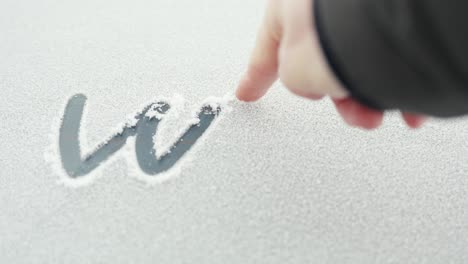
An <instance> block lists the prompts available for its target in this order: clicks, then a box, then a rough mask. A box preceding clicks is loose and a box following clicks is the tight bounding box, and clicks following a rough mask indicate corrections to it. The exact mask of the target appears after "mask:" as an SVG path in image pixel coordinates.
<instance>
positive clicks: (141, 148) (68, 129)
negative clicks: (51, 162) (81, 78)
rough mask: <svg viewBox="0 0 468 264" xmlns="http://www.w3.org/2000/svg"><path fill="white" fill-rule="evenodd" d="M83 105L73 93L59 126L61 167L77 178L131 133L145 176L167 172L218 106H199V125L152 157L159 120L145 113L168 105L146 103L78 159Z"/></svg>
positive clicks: (95, 164) (119, 145)
mask: <svg viewBox="0 0 468 264" xmlns="http://www.w3.org/2000/svg"><path fill="white" fill-rule="evenodd" d="M85 104H86V96H84V95H82V94H78V95H75V96H73V97H72V98H71V99H70V100H69V101H68V104H67V106H66V108H65V114H64V116H63V120H62V125H61V127H60V135H59V149H60V155H61V160H62V166H63V168H64V169H65V171H66V173H67V174H68V176H70V177H71V178H78V177H81V176H85V175H87V174H88V173H90V172H92V171H93V170H94V169H96V168H97V167H98V166H99V165H101V164H102V163H103V162H104V161H106V160H107V159H109V158H110V157H111V156H112V155H113V154H115V153H116V152H117V151H118V150H120V149H121V148H122V147H123V146H124V145H125V143H126V142H127V139H128V138H129V137H133V136H135V137H136V138H135V151H136V158H137V161H138V164H139V166H140V168H141V170H142V171H143V172H144V173H146V174H148V175H157V174H158V173H161V172H164V171H167V170H169V169H170V168H171V167H172V166H174V164H175V163H177V161H178V160H179V159H180V158H181V157H182V156H183V155H184V154H185V153H186V152H187V151H188V150H189V149H190V148H191V147H192V145H193V144H194V143H195V142H196V141H197V140H198V139H199V138H200V137H201V136H202V135H203V133H204V132H205V131H206V129H207V128H208V127H209V126H210V125H211V124H212V122H213V120H214V119H215V118H216V117H217V115H218V114H219V112H220V110H221V109H220V108H216V109H213V108H212V107H210V106H202V108H201V110H200V112H199V113H198V118H199V119H200V122H199V124H197V125H192V126H190V128H189V129H188V130H187V131H186V132H185V133H184V134H183V135H182V136H181V137H180V138H179V139H178V140H177V141H176V143H175V144H174V145H173V146H172V147H171V150H170V151H169V152H168V153H166V154H165V155H163V156H161V157H159V158H156V150H155V147H154V142H153V137H154V135H155V133H156V131H157V127H158V124H159V121H160V120H159V119H158V118H155V117H151V116H150V115H147V113H148V112H149V111H156V112H157V113H159V114H164V113H166V112H167V111H168V110H169V108H170V105H169V104H167V103H166V102H158V103H153V104H150V105H148V106H146V107H145V108H144V109H143V111H141V112H140V113H139V114H137V115H136V116H135V118H136V120H137V122H136V124H134V125H126V126H125V127H123V129H122V130H121V132H120V133H118V134H115V135H113V136H112V137H111V138H110V139H108V140H106V141H105V142H104V143H103V144H101V145H100V146H99V147H98V148H97V149H95V150H94V151H93V152H92V153H91V154H89V155H88V156H86V157H84V158H82V156H81V148H80V142H79V133H80V126H81V119H82V117H83V110H84V107H85Z"/></svg>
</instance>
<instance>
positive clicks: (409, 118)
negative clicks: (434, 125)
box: [402, 113, 427, 129]
mask: <svg viewBox="0 0 468 264" xmlns="http://www.w3.org/2000/svg"><path fill="white" fill-rule="evenodd" d="M402 116H403V120H405V123H406V124H407V125H408V127H410V128H413V129H417V128H421V127H422V125H423V124H424V123H425V122H426V120H427V117H425V116H422V115H417V114H411V113H402Z"/></svg>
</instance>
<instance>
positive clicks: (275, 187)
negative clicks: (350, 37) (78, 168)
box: [0, 0, 468, 263]
mask: <svg viewBox="0 0 468 264" xmlns="http://www.w3.org/2000/svg"><path fill="white" fill-rule="evenodd" d="M263 6H264V2H262V1H247V0H245V1H244V0H243V1H234V0H226V1H216V0H201V1H189V0H178V1H173V0H155V1H146V0H136V1H132V2H131V3H130V2H128V1H119V0H118V1H112V2H110V1H108V0H103V1H91V0H84V1H76V2H71V1H59V2H56V1H54V2H52V1H50V0H40V1H16V0H15V1H13V0H5V1H2V2H1V3H0V32H2V37H1V38H0V58H2V60H0V91H2V96H1V97H0V120H1V121H2V125H1V126H0V138H1V139H2V140H0V167H1V168H2V169H1V170H0V208H2V213H1V214H0V237H1V241H2V242H1V243H0V260H1V262H2V263H3V262H4V263H31V262H34V263H83V262H89V263H100V262H105V263H107V262H113V263H194V262H196V263H285V262H288V263H314V262H315V263H324V262H329V263H376V262H379V263H385V262H391V263H466V262H467V260H468V251H467V249H468V239H467V237H468V226H467V224H466V223H467V220H468V216H467V213H466V209H465V208H468V196H467V195H466V190H467V189H468V177H467V176H468V162H467V158H468V133H466V131H467V130H468V120H467V119H466V118H460V119H452V120H437V119H433V120H430V121H429V123H428V124H427V125H426V126H425V127H424V128H422V129H421V130H417V131H413V130H410V129H408V128H406V127H405V126H404V124H403V122H402V120H401V118H400V116H399V115H398V114H397V113H389V114H388V115H386V117H385V122H384V125H383V126H382V127H381V128H380V129H378V130H376V131H374V132H367V131H363V130H360V129H356V128H350V127H348V126H346V125H345V124H344V123H343V121H342V120H341V119H340V117H339V116H338V114H337V113H336V111H335V110H334V107H333V104H332V103H331V102H330V100H329V99H325V100H322V101H319V102H310V101H308V100H305V99H301V98H298V97H296V96H294V95H292V94H290V93H288V92H287V91H286V90H285V89H284V87H283V86H282V84H281V83H279V82H278V83H276V84H275V86H274V87H273V89H272V90H271V91H270V92H269V93H268V94H267V96H266V97H265V98H264V99H262V100H260V101H259V102H257V103H253V104H248V103H243V102H239V101H237V100H235V99H234V98H233V96H232V93H233V91H234V88H235V86H236V83H237V81H238V79H239V78H240V77H241V75H242V73H243V71H244V69H245V66H246V63H247V61H248V55H249V53H250V49H251V47H252V45H253V41H254V38H255V33H256V32H257V25H258V24H259V22H260V19H261V17H262V13H263ZM74 94H84V95H86V96H87V98H88V101H87V106H86V108H85V115H84V117H83V124H82V128H83V131H82V133H81V134H80V142H81V143H82V146H83V148H84V149H83V150H84V152H85V153H84V155H86V153H89V152H91V151H92V150H93V149H95V147H96V146H98V145H99V144H101V143H102V142H103V140H105V138H106V137H109V136H111V135H112V134H113V133H115V132H116V131H118V130H119V129H122V127H124V126H126V125H131V124H135V120H134V119H133V116H134V113H136V112H138V111H140V110H141V109H143V107H144V106H145V105H147V104H148V103H149V102H156V101H157V100H161V99H162V98H164V99H166V100H168V101H171V104H172V105H171V106H172V107H173V108H172V109H171V110H169V111H168V112H167V113H166V114H165V115H164V116H160V115H158V114H156V113H155V112H151V113H150V115H152V116H153V117H154V118H161V122H163V123H162V124H161V126H160V127H159V129H160V131H158V133H157V134H158V137H157V138H156V139H155V141H156V145H157V146H158V147H157V150H158V151H159V153H158V155H163V153H164V152H165V151H167V150H168V147H170V146H171V145H172V144H173V142H174V140H175V139H176V138H177V136H178V135H180V133H182V132H181V131H183V130H184V129H186V128H187V124H191V122H195V120H194V119H193V117H194V111H197V110H199V109H200V106H202V105H206V104H210V105H211V106H212V107H215V106H218V105H220V106H221V108H223V110H222V111H221V113H220V116H219V117H218V118H217V119H216V121H215V122H216V123H214V124H213V125H212V126H210V128H209V129H208V131H206V133H205V134H204V135H203V137H201V138H200V141H199V142H197V143H196V144H195V145H194V146H193V148H191V149H190V150H189V152H187V155H185V156H184V157H183V158H182V159H181V160H180V161H179V162H178V164H177V166H175V167H174V168H173V169H171V170H170V171H168V172H167V173H166V174H164V175H159V176H160V177H159V176H158V177H153V178H148V176H147V175H145V174H144V173H142V172H141V170H140V169H139V167H138V165H137V164H136V161H135V157H134V156H135V155H134V152H135V150H134V142H132V140H133V138H129V142H128V143H127V144H126V145H125V148H124V149H122V150H121V151H119V152H118V153H117V154H116V155H114V156H112V158H111V159H110V160H108V161H107V162H106V164H104V165H103V166H100V167H99V168H98V169H97V170H96V171H94V172H93V173H95V174H93V175H88V176H90V177H83V178H81V179H79V180H76V179H70V178H69V177H61V176H60V175H62V176H66V175H64V173H63V171H62V170H63V169H62V168H61V167H60V162H59V160H58V158H59V156H58V155H57V152H56V148H55V146H56V145H55V144H56V142H57V140H58V137H57V133H58V126H59V125H60V121H61V120H60V118H61V117H62V115H63V111H64V107H65V104H66V102H67V100H68V99H69V98H70V96H72V95H74ZM210 97H211V98H210ZM213 97H214V98H217V99H213ZM207 98H208V99H207ZM155 100H156V101H155ZM54 151H55V152H54ZM44 153H46V155H45V156H46V157H47V161H48V162H45V160H46V159H45V157H44ZM70 186H72V187H77V188H70Z"/></svg>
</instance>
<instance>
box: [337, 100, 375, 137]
mask: <svg viewBox="0 0 468 264" xmlns="http://www.w3.org/2000/svg"><path fill="white" fill-rule="evenodd" d="M333 102H334V103H335V106H336V109H337V110H338V113H339V114H340V115H341V116H342V118H343V120H344V121H345V122H346V123H347V124H348V125H350V126H356V127H360V128H363V129H366V130H372V129H376V128H378V127H380V126H381V125H382V122H383V112H380V111H376V110H373V109H370V108H368V107H366V106H364V105H361V104H360V103H358V102H357V101H355V100H353V99H351V98H349V97H348V98H344V99H333Z"/></svg>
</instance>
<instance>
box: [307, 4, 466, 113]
mask: <svg viewBox="0 0 468 264" xmlns="http://www.w3.org/2000/svg"><path fill="white" fill-rule="evenodd" d="M313 1H314V7H313V10H314V17H315V21H314V22H315V24H316V27H317V31H318V32H319V38H320V42H321V45H322V48H323V50H324V52H325V55H326V57H327V59H328V62H329V64H330V66H331V68H332V69H333V71H334V72H335V74H336V75H337V77H338V79H340V80H341V82H342V83H343V85H344V86H345V87H346V89H347V90H348V91H349V92H350V94H351V96H352V97H354V98H355V99H356V100H358V101H359V102H361V103H362V104H364V105H366V106H368V107H371V108H375V109H379V110H391V109H398V110H401V111H407V112H412V113H419V114H425V115H429V116H436V117H454V116H461V115H465V114H468V1H462V0H460V1H455V0H448V1H444V0H313Z"/></svg>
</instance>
